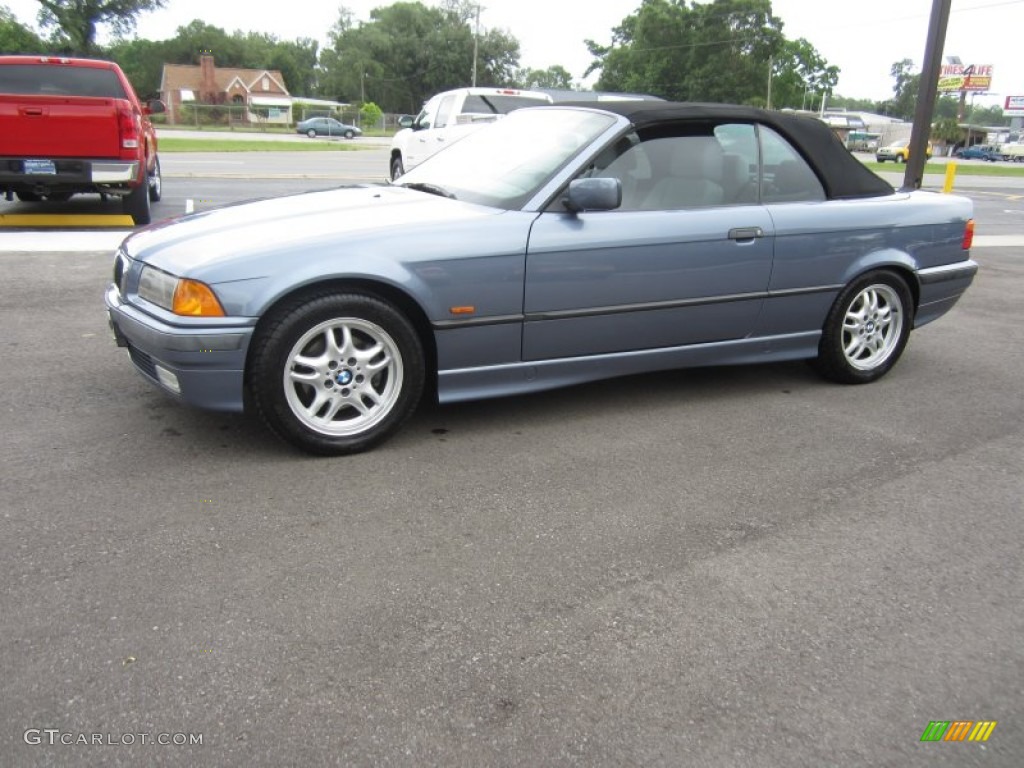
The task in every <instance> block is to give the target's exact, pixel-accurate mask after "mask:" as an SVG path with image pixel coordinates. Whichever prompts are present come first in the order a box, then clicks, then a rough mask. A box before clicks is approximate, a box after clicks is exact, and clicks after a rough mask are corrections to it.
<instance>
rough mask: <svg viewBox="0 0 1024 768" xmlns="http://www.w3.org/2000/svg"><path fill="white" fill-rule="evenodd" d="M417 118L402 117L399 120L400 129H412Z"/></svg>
mask: <svg viewBox="0 0 1024 768" xmlns="http://www.w3.org/2000/svg"><path fill="white" fill-rule="evenodd" d="M414 119H415V118H414V117H413V116H412V115H402V116H401V117H400V118H398V127H399V128H412V122H413V120H414Z"/></svg>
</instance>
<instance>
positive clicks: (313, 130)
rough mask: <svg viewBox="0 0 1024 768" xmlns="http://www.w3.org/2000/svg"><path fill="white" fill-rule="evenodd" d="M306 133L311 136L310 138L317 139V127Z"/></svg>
mask: <svg viewBox="0 0 1024 768" xmlns="http://www.w3.org/2000/svg"><path fill="white" fill-rule="evenodd" d="M306 135H307V136H309V138H311V139H315V138H316V129H315V128H310V129H309V130H308V131H306Z"/></svg>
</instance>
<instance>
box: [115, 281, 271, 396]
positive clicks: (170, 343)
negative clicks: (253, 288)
mask: <svg viewBox="0 0 1024 768" xmlns="http://www.w3.org/2000/svg"><path fill="white" fill-rule="evenodd" d="M104 301H105V302H106V305H107V313H108V315H109V320H110V328H111V330H112V331H113V333H114V339H115V341H116V342H117V345H118V346H119V347H124V348H126V349H127V350H128V354H129V356H130V358H131V361H132V363H133V364H134V365H135V368H136V370H137V371H138V372H139V373H141V374H142V375H143V376H144V377H145V378H147V379H148V380H149V381H150V382H151V383H153V384H155V385H156V386H158V387H159V388H160V389H162V390H163V391H164V392H167V393H168V394H170V395H172V396H173V397H175V398H177V399H179V400H181V401H182V402H185V403H188V404H189V405H193V406H196V407H198V408H206V409H209V410H215V411H241V410H242V409H243V388H244V378H245V356H246V353H247V352H248V349H249V342H250V341H251V340H252V333H253V327H252V326H245V325H239V326H217V327H210V326H195V325H190V326H176V325H170V324H168V323H165V322H163V321H161V320H159V319H157V318H155V317H153V316H151V315H149V314H147V313H145V312H142V311H141V310H139V309H138V308H136V307H134V306H132V305H131V304H128V303H127V302H125V301H124V299H123V297H122V296H121V293H120V291H119V290H118V288H117V286H116V285H115V284H114V283H111V284H110V285H109V286H108V287H107V292H106V294H105V295H104Z"/></svg>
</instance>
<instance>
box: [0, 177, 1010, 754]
mask: <svg viewBox="0 0 1024 768" xmlns="http://www.w3.org/2000/svg"><path fill="white" fill-rule="evenodd" d="M223 181H224V180H223V179H221V180H214V179H208V180H207V181H206V182H204V183H210V184H214V183H217V184H220V183H222V182H223ZM308 181H309V180H305V182H308ZM278 182H280V183H282V184H286V183H292V182H291V181H288V180H286V179H278V180H275V181H274V183H275V184H276V183H278ZM268 183H269V182H268ZM298 183H303V180H299V181H298ZM232 189H233V187H232ZM174 194H175V195H178V194H179V192H175V193H174ZM189 194H192V193H189ZM224 194H225V195H227V194H230V193H229V192H225V193H224ZM195 196H196V197H199V196H200V195H199V194H196V195H195ZM183 197H184V196H183ZM976 199H977V200H978V201H979V205H980V206H983V207H982V208H981V210H983V211H984V218H980V224H979V232H987V233H988V234H989V235H992V236H998V237H1002V236H1016V235H1020V234H1024V233H1022V232H1020V231H1019V230H1020V227H1019V224H1018V223H1017V222H1020V221H1021V220H1024V219H1022V217H1021V216H1020V214H1021V213H1022V212H1024V205H1022V202H1021V199H1020V197H1019V196H1017V195H1015V194H1012V193H1006V192H995V191H988V192H986V191H984V190H981V191H978V192H977V198H976ZM990 242H992V241H990ZM975 258H976V259H977V260H978V261H979V262H980V264H981V271H980V272H979V275H978V278H977V280H976V282H975V285H974V286H973V287H972V288H971V290H970V291H969V292H968V293H967V295H966V297H965V298H964V300H963V301H962V302H961V303H960V304H959V305H958V306H957V307H956V308H955V309H954V310H953V312H951V313H950V314H949V315H948V316H946V317H945V318H943V319H941V320H940V321H938V322H937V323H935V324H933V325H930V326H927V327H925V328H922V329H920V330H919V331H917V332H915V333H914V334H913V335H912V337H911V341H910V345H909V347H908V349H907V352H906V353H905V355H904V358H903V359H902V361H901V362H900V364H899V365H898V366H897V368H896V369H895V370H894V371H893V372H892V373H891V374H890V375H889V376H887V377H886V378H885V379H883V380H881V381H880V382H878V383H876V384H873V385H870V386H864V387H842V386H837V385H831V384H826V383H824V382H822V381H821V380H819V379H818V378H817V377H816V376H815V375H814V374H813V373H811V372H810V371H809V369H808V368H807V367H806V366H804V365H803V364H800V363H795V364H782V365H772V366H755V367H745V368H725V369H708V370H694V371H680V372H671V373H665V374H658V375H648V376H642V377H627V378H622V379H617V380H612V381H606V382H601V383H597V384H593V385H587V386H582V387H576V388H573V389H568V390H563V391H558V392H551V393H546V394H540V395H534V396H530V397H520V398H515V399H508V400H497V401H489V402H481V403H472V404H464V405H458V406H448V407H443V408H442V407H438V406H425V407H424V408H422V409H421V410H420V412H419V413H418V414H417V416H416V417H415V418H414V420H413V422H412V423H411V424H410V425H409V427H407V428H406V429H405V430H404V431H403V432H402V433H400V434H399V435H398V437H397V438H396V439H393V440H392V441H390V442H388V443H387V444H386V445H384V446H383V447H381V448H380V449H377V450H375V451H373V452H371V453H368V454H363V455H359V456H354V457H347V458H337V459H314V458H310V457H308V456H305V455H301V454H298V453H296V452H294V451H293V450H291V449H290V448H288V447H287V446H285V445H284V444H282V443H279V442H277V441H276V440H275V439H274V438H272V437H271V436H270V435H269V434H268V433H266V432H265V431H264V430H263V429H262V428H261V427H260V425H259V424H257V423H256V422H254V421H251V420H249V419H247V418H245V417H241V416H226V415H219V414H208V413H203V412H198V411H194V410H190V409H186V408H183V407H180V406H178V405H176V404H175V403H173V402H171V401H169V400H168V399H167V398H165V397H164V396H162V395H161V394H159V393H158V392H155V391H154V390H153V389H152V388H151V387H150V386H149V385H148V384H146V383H145V382H144V381H143V380H142V379H141V378H140V377H139V376H138V375H137V374H135V373H134V371H133V370H132V368H131V366H130V365H129V362H128V360H127V358H126V356H125V355H124V352H123V350H119V349H117V348H116V347H115V346H114V345H113V342H112V341H111V339H110V334H109V331H108V329H107V327H106V319H105V316H104V314H103V304H102V291H103V287H104V285H105V283H106V281H107V279H108V275H109V273H110V268H111V256H110V253H108V252H95V251H77V252H76V251H71V252H58V251H36V252H33V253H26V252H19V251H14V250H10V249H5V248H2V247H0V269H2V270H3V275H4V280H3V282H2V283H0V322H2V324H3V328H4V329H5V333H4V335H3V339H2V340H0V345H2V349H3V360H4V365H3V366H0V409H2V410H0V412H2V413H3V432H4V436H5V440H4V441H3V443H0V456H2V466H3V473H2V478H3V479H2V483H0V525H2V529H0V530H2V536H0V555H2V556H0V582H2V584H3V588H2V591H0V595H2V597H0V638H2V641H0V668H2V669H3V671H4V678H5V679H4V694H5V695H4V696H3V698H2V700H0V723H2V724H3V728H2V734H0V764H3V765H12V766H21V765H61V766H63V765H75V766H78V765H97V766H98V765H104V766H106V765H124V766H137V765H148V764H154V765H218V766H233V765H261V766H262V765H267V766H278V765H303V766H305V765H408V766H422V765H437V766H449V765H467V766H468V765H473V766H482V765H507V766H539V765H581V766H582V765H586V766H621V765H644V766H659V765H663V766H678V765H688V766H780V767H782V766H787V767H788V766H823V765H836V766H846V765H900V766H905V765H922V766H924V765H927V766H933V765H950V766H963V765H978V766H1017V765H1019V764H1020V755H1022V754H1024V727H1022V722H1024V720H1022V718H1024V706H1022V700H1024V699H1022V690H1024V676H1022V670H1024V644H1022V643H1021V640H1020V638H1021V637H1022V636H1024V613H1022V612H1021V610H1020V606H1021V604H1022V601H1024V578H1022V575H1021V574H1022V573H1024V571H1022V569H1021V555H1020V542H1021V540H1022V535H1024V517H1022V515H1021V512H1022V503H1021V499H1022V498H1024V480H1022V474H1021V472H1020V466H1021V463H1022V457H1024V430H1022V424H1024V418H1022V417H1024V387H1022V386H1021V381H1022V380H1024V360H1022V355H1021V349H1022V346H1024V345H1022V342H1024V333H1022V330H1021V329H1022V328H1024V309H1022V305H1021V301H1020V296H1021V295H1022V292H1024V247H1022V246H1019V245H1017V246H1004V247H987V246H986V247H980V248H978V249H976V251H975ZM935 720H943V721H945V720H972V721H982V720H986V721H997V722H998V725H997V726H996V727H995V729H994V731H993V732H992V735H991V737H990V738H989V740H988V741H987V742H985V743H967V742H964V743H927V742H922V741H921V736H922V733H923V732H924V730H925V729H926V727H927V726H928V724H929V722H931V721H935ZM97 735H98V736H99V737H100V739H99V743H96V739H95V737H96V736H97ZM160 737H166V738H165V739H164V740H165V741H168V742H170V743H168V744H160V743H157V742H158V741H159V740H160ZM179 737H180V738H179ZM197 737H198V739H199V740H200V741H201V743H198V744H197V743H194V742H195V741H196V740H197ZM83 738H84V739H85V741H84V743H83V741H82V739H83ZM182 741H183V742H184V743H179V742H182Z"/></svg>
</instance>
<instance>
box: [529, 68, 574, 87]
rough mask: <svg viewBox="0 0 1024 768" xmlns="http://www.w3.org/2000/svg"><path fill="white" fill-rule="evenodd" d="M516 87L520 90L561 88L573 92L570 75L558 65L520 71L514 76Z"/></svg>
mask: <svg viewBox="0 0 1024 768" xmlns="http://www.w3.org/2000/svg"><path fill="white" fill-rule="evenodd" d="M515 82H516V85H518V86H519V87H520V88H562V89H565V90H573V87H574V86H573V82H572V75H571V74H569V70H567V69H566V68H565V67H563V66H560V65H558V64H554V65H552V66H550V67H548V68H547V69H521V70H519V72H518V73H517V74H516V78H515Z"/></svg>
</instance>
